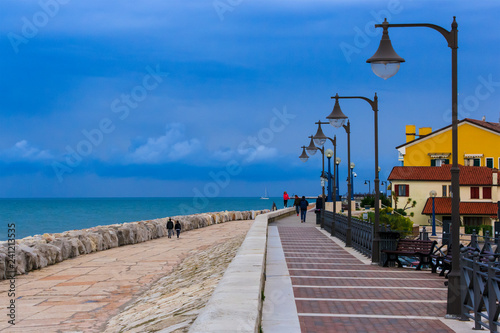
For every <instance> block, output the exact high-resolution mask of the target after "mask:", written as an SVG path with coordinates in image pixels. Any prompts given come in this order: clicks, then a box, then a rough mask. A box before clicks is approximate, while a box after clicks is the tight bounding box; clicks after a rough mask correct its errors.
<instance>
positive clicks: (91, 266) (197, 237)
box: [0, 221, 253, 332]
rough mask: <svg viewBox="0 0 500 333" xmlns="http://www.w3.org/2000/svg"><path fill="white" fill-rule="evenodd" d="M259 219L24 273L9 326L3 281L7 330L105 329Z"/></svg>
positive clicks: (0, 300)
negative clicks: (176, 272)
mask: <svg viewBox="0 0 500 333" xmlns="http://www.w3.org/2000/svg"><path fill="white" fill-rule="evenodd" d="M252 223H253V221H230V222H225V223H221V224H215V225H212V226H209V227H206V228H202V229H196V230H191V231H187V232H185V233H181V237H180V238H179V239H176V238H173V239H169V238H167V237H164V238H159V239H155V240H151V241H148V242H144V243H139V244H134V245H127V246H122V247H118V248H113V249H110V250H106V251H101V252H95V253H91V254H87V255H83V256H79V257H77V258H73V259H69V260H66V261H64V262H61V263H59V264H56V265H53V266H49V267H46V268H43V269H41V270H38V271H33V272H30V273H29V274H28V275H21V276H18V277H17V279H16V285H15V292H16V297H15V304H16V312H15V316H16V318H15V323H16V325H15V326H12V325H10V324H8V322H7V320H8V319H9V318H8V317H7V311H8V310H7V306H8V304H9V301H10V298H8V289H9V281H6V280H4V281H0V304H1V308H2V309H3V310H1V311H0V313H1V314H2V320H0V331H1V332H37V331H38V332H102V331H103V330H104V327H105V325H106V322H107V321H108V320H109V318H111V317H113V316H114V315H116V314H117V313H119V312H120V311H121V309H123V308H124V307H125V306H126V305H127V304H128V303H129V302H130V301H132V300H134V299H135V298H137V297H138V296H139V295H141V294H142V293H143V292H144V291H146V290H147V289H149V287H150V286H151V285H152V284H153V283H154V282H155V281H157V280H158V279H159V278H161V277H163V276H166V275H168V274H169V273H170V272H171V271H172V269H173V268H174V267H175V266H176V265H178V264H179V263H180V262H181V261H182V260H183V259H184V258H186V257H187V256H190V255H192V254H195V253H197V252H198V251H200V250H203V249H206V248H208V247H210V246H213V245H215V244H219V243H222V242H224V241H226V240H228V239H232V238H234V237H235V236H239V235H244V234H246V233H247V231H248V229H249V228H250V226H251V225H252Z"/></svg>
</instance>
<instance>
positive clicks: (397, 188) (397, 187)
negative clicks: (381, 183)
mask: <svg viewBox="0 0 500 333" xmlns="http://www.w3.org/2000/svg"><path fill="white" fill-rule="evenodd" d="M394 193H395V194H396V196H397V197H399V185H394Z"/></svg>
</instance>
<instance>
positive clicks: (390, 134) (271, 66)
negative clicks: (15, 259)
mask: <svg viewBox="0 0 500 333" xmlns="http://www.w3.org/2000/svg"><path fill="white" fill-rule="evenodd" d="M499 15H500V2H498V1H494V0H485V1H480V2H474V3H473V2H470V1H465V0H463V1H456V0H454V1H435V0H433V1H403V0H399V1H398V0H391V1H373V0H369V1H368V0H366V1H363V0H353V1H332V0H329V1H326V0H312V1H296V0H292V1H260V0H254V1H248V0H215V1H211V0H209V1H198V0H192V1H176V0H173V1H161V0H146V1H140V2H137V1H126V0H124V1H114V0H110V1H76V0H41V1H19V0H5V1H2V2H1V3H0V20H1V22H2V24H1V25H0V37H1V38H0V54H1V59H0V92H1V98H0V124H1V125H0V126H1V138H2V140H0V197H94V196H97V197H100V196H206V197H213V196H260V195H262V194H263V191H264V188H267V189H268V192H269V194H270V195H271V196H280V195H281V194H282V193H283V191H285V190H286V191H288V192H289V193H290V194H299V195H302V194H305V195H317V194H319V192H320V182H319V175H320V171H321V157H320V156H318V155H319V154H316V155H315V156H313V157H311V158H310V160H309V161H308V162H306V163H303V162H301V161H300V160H299V159H298V156H299V155H300V153H301V149H300V147H301V146H302V145H307V144H308V143H309V141H308V139H307V136H309V135H312V134H314V133H315V131H316V125H314V122H316V121H318V120H319V119H322V120H325V117H326V116H327V115H328V114H329V113H330V112H331V110H332V108H333V102H332V100H331V99H330V96H334V95H335V93H339V95H344V96H352V95H361V96H366V97H369V98H373V96H374V93H375V92H377V94H378V96H379V109H380V112H379V123H380V124H379V133H380V166H381V168H382V171H381V174H380V175H381V179H382V180H385V179H386V178H387V176H388V175H389V172H390V170H391V168H392V167H393V166H395V165H398V160H397V157H398V155H397V151H396V149H395V147H396V146H398V145H400V144H402V143H404V141H405V135H404V130H405V129H404V126H405V125H407V124H414V125H416V126H417V127H432V128H433V129H437V128H441V127H444V126H447V125H448V124H450V122H451V117H450V109H451V56H450V54H451V51H450V49H449V48H448V47H447V44H446V42H445V40H444V38H443V37H442V36H441V35H440V34H439V33H437V32H436V31H433V30H431V29H428V28H394V29H390V30H389V33H390V37H391V40H392V43H393V46H394V48H395V49H396V51H397V52H398V54H399V55H400V56H402V57H403V58H405V60H406V62H405V63H404V64H402V65H401V69H400V71H399V73H398V74H397V75H396V76H394V77H392V78H390V79H388V80H386V81H384V80H382V79H380V78H379V77H377V76H375V75H374V74H373V73H372V71H371V69H370V65H369V64H367V63H366V59H367V58H369V57H371V56H372V55H373V53H375V51H376V49H377V47H378V43H379V40H380V36H381V29H374V28H373V25H374V24H375V23H381V22H382V21H383V19H384V17H387V18H388V20H389V22H390V23H434V24H437V25H441V26H443V27H445V28H446V29H450V25H451V22H452V19H453V16H457V22H458V28H459V53H458V68H459V94H460V95H459V105H460V110H461V112H460V115H459V118H460V119H462V118H465V117H469V118H475V119H481V118H482V117H483V116H486V119H487V120H489V121H495V122H498V121H499V120H498V119H499V116H500V107H499V106H500V64H499V62H498V59H499V55H500V35H499V34H498V26H497V25H496V24H497V18H498V16H499ZM341 107H342V110H343V112H344V113H345V114H346V115H347V116H348V117H349V118H350V120H351V130H352V134H351V138H352V139H351V159H352V161H353V162H354V163H355V164H356V167H355V172H356V173H357V175H358V176H357V178H356V179H355V192H367V191H368V188H367V186H365V185H362V184H363V183H364V180H365V179H370V180H371V179H372V178H373V169H374V160H373V158H374V152H373V112H372V111H371V109H370V106H369V105H368V104H367V103H366V102H363V101H361V100H341ZM324 132H325V134H326V135H328V136H330V137H333V136H334V135H337V140H338V149H337V151H338V155H339V156H340V158H341V159H342V164H341V165H340V179H341V184H340V186H341V192H342V193H345V192H346V185H345V179H346V177H347V164H346V161H347V148H346V142H347V139H346V135H345V132H344V131H343V130H342V129H334V128H333V127H331V126H329V125H328V126H324ZM327 147H329V144H328V143H327ZM372 184H373V182H372Z"/></svg>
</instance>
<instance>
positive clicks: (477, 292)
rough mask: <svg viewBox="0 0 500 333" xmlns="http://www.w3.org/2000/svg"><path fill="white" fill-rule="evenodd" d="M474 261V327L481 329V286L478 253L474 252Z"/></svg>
mask: <svg viewBox="0 0 500 333" xmlns="http://www.w3.org/2000/svg"><path fill="white" fill-rule="evenodd" d="M473 256H474V263H473V264H472V280H473V282H472V285H473V288H474V289H473V293H474V294H473V296H474V304H473V309H474V329H475V330H480V329H481V314H480V312H481V310H482V308H481V307H480V305H479V304H481V297H482V294H481V287H480V285H479V278H478V274H479V272H480V268H479V253H478V252H474V254H473Z"/></svg>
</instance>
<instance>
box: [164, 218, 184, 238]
mask: <svg viewBox="0 0 500 333" xmlns="http://www.w3.org/2000/svg"><path fill="white" fill-rule="evenodd" d="M174 228H175V231H176V232H177V238H179V235H180V233H181V224H180V223H179V221H176V222H175V226H174V222H173V221H172V219H171V218H170V217H169V218H168V222H167V231H168V238H172V236H173V235H174Z"/></svg>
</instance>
